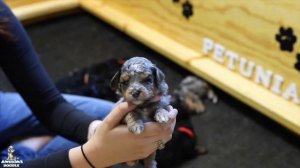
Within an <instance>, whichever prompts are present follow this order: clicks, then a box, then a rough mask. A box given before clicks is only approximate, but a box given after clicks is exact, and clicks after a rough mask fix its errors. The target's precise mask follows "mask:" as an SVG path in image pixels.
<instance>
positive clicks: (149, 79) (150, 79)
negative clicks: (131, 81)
mask: <svg viewBox="0 0 300 168" xmlns="http://www.w3.org/2000/svg"><path fill="white" fill-rule="evenodd" d="M144 82H145V83H149V84H150V83H152V78H151V77H150V76H149V77H147V78H145V79H144Z"/></svg>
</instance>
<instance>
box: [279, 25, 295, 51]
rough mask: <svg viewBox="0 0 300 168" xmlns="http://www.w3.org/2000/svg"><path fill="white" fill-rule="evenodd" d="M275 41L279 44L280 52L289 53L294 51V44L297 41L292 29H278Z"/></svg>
mask: <svg viewBox="0 0 300 168" xmlns="http://www.w3.org/2000/svg"><path fill="white" fill-rule="evenodd" d="M276 40H277V41H278V42H279V44H280V49H281V50H282V51H290V52H292V51H293V50H294V44H295V43H296V41H297V37H296V36H295V35H294V34H293V29H292V28H290V27H289V28H287V29H285V28H283V27H280V29H279V33H278V34H276Z"/></svg>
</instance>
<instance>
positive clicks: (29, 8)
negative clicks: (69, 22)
mask: <svg viewBox="0 0 300 168" xmlns="http://www.w3.org/2000/svg"><path fill="white" fill-rule="evenodd" d="M5 2H6V3H7V5H8V6H9V7H10V8H11V9H12V11H13V12H14V14H15V15H16V16H17V17H18V19H19V20H21V21H22V22H28V21H31V20H36V19H37V20H41V19H46V18H47V17H51V16H52V15H55V14H58V13H61V12H69V11H70V10H73V9H76V8H79V0H5Z"/></svg>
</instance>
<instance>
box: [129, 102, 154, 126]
mask: <svg viewBox="0 0 300 168" xmlns="http://www.w3.org/2000/svg"><path fill="white" fill-rule="evenodd" d="M157 109H158V107H157V105H150V106H147V107H138V108H137V109H136V110H135V111H134V112H135V113H136V115H138V116H139V118H140V119H142V120H143V121H144V122H148V121H154V114H155V111H156V110H157Z"/></svg>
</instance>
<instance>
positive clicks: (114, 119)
mask: <svg viewBox="0 0 300 168" xmlns="http://www.w3.org/2000/svg"><path fill="white" fill-rule="evenodd" d="M134 108H135V105H132V104H129V103H127V102H122V103H120V104H118V105H117V106H116V107H115V108H114V109H113V110H112V111H111V112H110V114H109V115H108V116H107V117H106V118H105V119H104V121H103V123H104V124H105V125H106V126H107V128H108V129H112V128H114V127H116V126H117V125H119V124H120V122H121V120H122V119H123V118H124V117H125V115H126V114H127V113H128V112H130V111H132V110H133V109H134Z"/></svg>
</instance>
